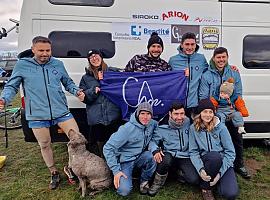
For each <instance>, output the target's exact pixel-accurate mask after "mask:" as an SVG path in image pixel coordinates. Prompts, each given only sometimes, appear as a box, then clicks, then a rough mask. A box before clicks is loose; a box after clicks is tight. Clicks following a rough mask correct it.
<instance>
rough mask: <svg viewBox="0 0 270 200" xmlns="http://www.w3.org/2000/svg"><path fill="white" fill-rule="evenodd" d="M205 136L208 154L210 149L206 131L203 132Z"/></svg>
mask: <svg viewBox="0 0 270 200" xmlns="http://www.w3.org/2000/svg"><path fill="white" fill-rule="evenodd" d="M205 136H206V141H207V148H208V152H210V147H209V141H208V135H207V131H205Z"/></svg>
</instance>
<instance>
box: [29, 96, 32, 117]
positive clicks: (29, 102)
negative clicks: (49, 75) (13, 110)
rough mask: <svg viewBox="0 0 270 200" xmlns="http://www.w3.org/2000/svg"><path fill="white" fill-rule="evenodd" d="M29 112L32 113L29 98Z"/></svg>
mask: <svg viewBox="0 0 270 200" xmlns="http://www.w3.org/2000/svg"><path fill="white" fill-rule="evenodd" d="M29 114H30V115H32V107H31V100H29Z"/></svg>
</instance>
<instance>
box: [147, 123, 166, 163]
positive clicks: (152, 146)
mask: <svg viewBox="0 0 270 200" xmlns="http://www.w3.org/2000/svg"><path fill="white" fill-rule="evenodd" d="M162 141H163V137H162V133H161V129H160V128H157V129H155V131H154V134H153V137H152V138H151V141H150V143H149V151H150V152H151V153H152V154H153V156H154V159H155V161H156V162H158V163H159V162H160V161H162V156H164V154H163V152H162V150H161V149H160V147H159V146H158V145H159V144H160V142H162Z"/></svg>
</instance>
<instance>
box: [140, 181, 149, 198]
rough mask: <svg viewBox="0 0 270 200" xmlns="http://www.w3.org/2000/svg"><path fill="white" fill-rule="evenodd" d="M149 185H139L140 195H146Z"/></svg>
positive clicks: (143, 183) (145, 182)
mask: <svg viewBox="0 0 270 200" xmlns="http://www.w3.org/2000/svg"><path fill="white" fill-rule="evenodd" d="M149 188H150V187H149V183H148V181H144V182H142V183H141V184H140V193H141V194H143V195H145V194H147V193H148V190H149Z"/></svg>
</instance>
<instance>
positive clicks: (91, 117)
mask: <svg viewBox="0 0 270 200" xmlns="http://www.w3.org/2000/svg"><path fill="white" fill-rule="evenodd" d="M198 49H199V46H198V44H196V36H195V34H194V33H190V32H188V33H185V34H184V35H183V36H182V40H181V43H180V46H179V48H178V51H179V53H178V54H177V55H175V56H172V57H171V58H170V60H169V62H166V61H165V60H163V59H161V57H160V56H161V54H162V52H163V50H164V46H163V41H162V39H161V38H160V37H159V36H158V34H157V33H153V34H152V35H151V37H150V39H149V41H148V44H147V50H148V52H147V54H143V55H136V56H134V57H133V58H132V59H131V60H130V61H129V62H128V64H127V65H126V67H125V68H124V71H125V72H156V71H171V70H184V71H185V76H186V78H187V95H186V96H187V97H186V102H185V104H184V105H183V104H182V103H180V102H174V103H173V104H172V105H171V108H170V110H169V113H168V118H166V119H165V120H163V123H160V124H158V122H157V121H156V120H153V119H152V118H153V109H152V106H151V105H150V104H149V103H147V102H143V103H141V104H140V105H139V106H138V108H137V109H136V111H135V113H133V115H132V116H131V118H130V120H129V121H128V122H126V123H125V124H124V125H122V126H121V124H122V123H123V122H122V118H121V111H120V109H119V108H118V107H117V106H116V105H115V104H113V103H112V102H111V101H110V100H109V99H108V98H106V97H105V96H104V95H102V94H101V93H100V91H101V88H100V80H102V79H103V73H106V71H115V70H116V69H115V68H112V67H108V65H107V64H106V63H105V62H104V60H103V53H102V51H100V50H97V49H92V50H90V51H89V52H88V55H87V60H88V63H89V66H88V67H87V68H86V69H85V71H86V73H85V74H84V75H83V76H82V79H81V81H80V84H79V87H77V86H76V85H75V84H74V82H73V81H72V79H71V78H70V77H69V76H68V74H67V72H66V70H65V68H64V65H63V63H62V62H61V61H59V60H57V59H55V58H53V57H52V56H51V55H52V53H51V41H50V40H49V39H48V38H46V37H42V36H37V37H35V38H34V39H33V40H32V52H33V54H34V56H33V57H30V58H21V59H20V60H19V61H18V62H17V64H16V66H15V68H14V70H13V73H12V76H11V77H10V79H9V81H8V83H7V84H6V85H5V88H4V90H3V91H2V94H1V97H0V109H3V108H4V107H5V105H8V104H9V103H10V101H11V100H12V98H13V97H14V96H15V94H16V93H17V92H18V89H19V87H20V85H21V84H22V86H23V90H24V98H25V102H26V103H25V105H26V107H25V108H26V112H25V113H26V119H27V120H28V124H29V127H30V128H32V130H33V133H34V135H35V137H36V139H37V141H38V143H39V145H40V148H41V154H42V156H43V159H44V161H45V163H46V165H47V167H48V168H49V170H50V172H51V175H52V176H51V182H50V184H49V187H50V189H56V188H57V187H58V185H59V181H60V175H59V172H58V170H57V169H56V167H55V163H54V159H53V153H52V148H51V138H50V133H49V127H50V126H52V125H55V124H57V125H58V126H59V127H60V128H62V129H63V131H64V132H65V133H68V131H69V130H70V129H73V130H77V131H79V128H78V126H77V123H76V121H75V120H74V118H73V116H72V114H71V113H70V112H69V110H68V106H67V100H66V98H65V95H64V93H63V91H62V85H63V86H64V87H65V89H66V90H67V91H68V92H70V93H71V94H73V95H75V96H77V97H78V99H79V100H80V101H82V102H84V103H85V104H86V113H87V120H88V124H89V125H90V126H91V131H92V133H93V135H94V138H95V141H97V146H98V149H99V155H100V156H101V157H103V156H104V157H105V159H106V161H107V164H108V166H109V167H110V169H111V170H112V172H113V175H114V186H115V188H116V189H117V192H118V193H119V194H120V195H122V196H126V195H128V194H129V193H130V191H131V189H132V171H133V168H137V167H138V168H140V169H141V170H142V171H141V178H140V192H141V193H142V194H149V195H151V196H154V195H155V194H156V193H157V192H158V190H159V188H160V187H161V186H162V185H164V183H165V180H166V178H167V176H168V171H169V168H170V166H171V165H172V163H176V166H177V168H178V169H179V170H180V171H181V174H182V178H183V179H184V181H185V182H188V183H191V184H199V185H200V187H201V188H202V194H203V197H204V198H205V199H214V197H213V195H212V192H211V188H212V187H213V186H215V185H218V189H219V191H220V193H221V194H222V195H224V196H225V197H226V198H227V199H234V198H235V197H236V196H237V193H238V186H237V182H236V178H235V174H234V171H236V172H238V173H239V174H240V175H241V176H242V177H244V178H250V175H249V173H248V171H247V170H246V168H245V167H244V162H243V138H242V134H243V133H245V129H244V121H243V118H242V117H243V116H248V111H247V109H246V107H245V104H244V101H243V99H242V97H241V96H242V83H241V77H240V74H239V71H238V69H237V68H236V67H235V66H231V65H229V64H228V51H227V49H226V48H224V47H218V48H217V49H215V50H214V54H213V57H212V59H211V61H210V63H209V65H208V63H207V61H206V59H205V57H204V55H203V54H199V53H198V52H197V51H198ZM215 114H217V116H218V117H216V116H215ZM225 125H226V126H225ZM227 128H228V129H227ZM228 130H229V131H228ZM233 169H234V170H233ZM66 170H69V171H70V169H66ZM153 176H154V177H153ZM152 178H154V179H153V182H152V184H150V183H151V182H150V180H152ZM225 185H226V186H225ZM228 185H229V186H228Z"/></svg>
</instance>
